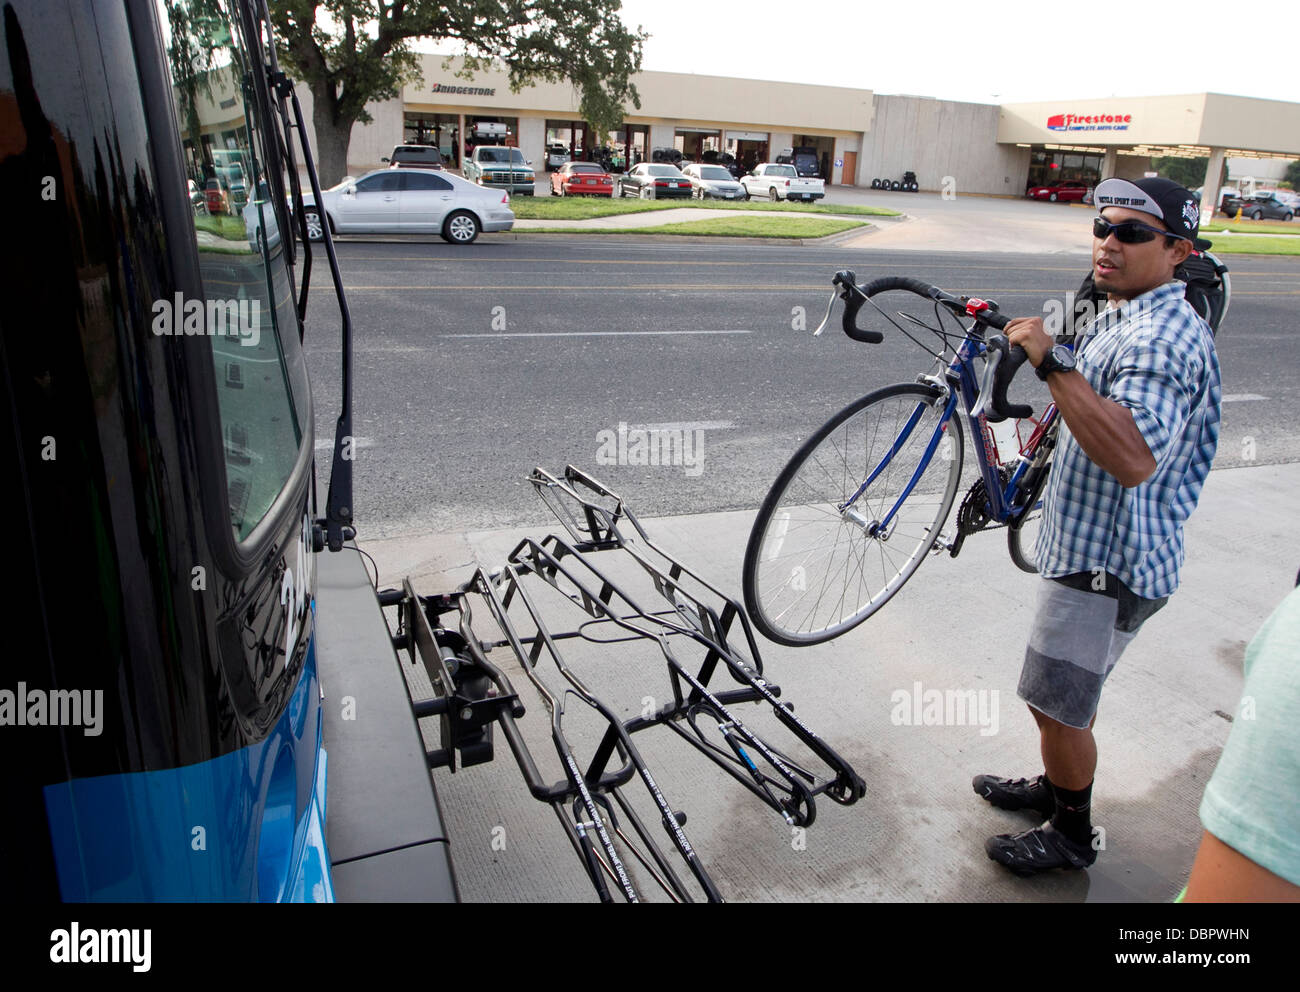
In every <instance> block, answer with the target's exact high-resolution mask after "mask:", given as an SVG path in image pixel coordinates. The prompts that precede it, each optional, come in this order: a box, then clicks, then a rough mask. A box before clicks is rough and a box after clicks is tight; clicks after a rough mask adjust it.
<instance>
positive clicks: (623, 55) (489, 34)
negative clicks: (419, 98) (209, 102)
mask: <svg viewBox="0 0 1300 992" xmlns="http://www.w3.org/2000/svg"><path fill="white" fill-rule="evenodd" d="M620 7H621V4H620V2H619V0H463V2H460V3H436V2H432V0H270V9H271V17H272V21H273V25H274V28H275V32H276V34H277V36H278V39H279V41H278V44H279V54H280V58H281V61H282V62H283V63H284V65H285V67H286V69H287V70H288V71H289V73H290V75H292V76H294V77H296V78H297V79H299V80H301V81H302V82H304V83H306V84H307V85H308V87H309V88H310V89H311V92H312V98H313V101H314V104H315V106H314V109H313V115H312V116H313V119H314V121H315V123H316V132H317V141H318V142H319V143H320V145H321V160H322V163H321V171H322V173H331V172H333V171H335V170H334V168H333V167H331V168H329V169H327V168H326V163H327V162H330V160H331V159H333V158H334V157H335V156H334V155H333V154H331V150H330V149H328V148H327V147H326V144H327V142H335V143H337V142H338V141H342V142H343V147H342V155H341V158H340V159H339V161H338V162H335V163H331V165H332V166H337V167H345V165H346V151H347V137H348V136H349V135H350V133H351V128H352V125H353V123H355V122H357V121H361V122H368V121H369V120H370V115H369V114H368V113H367V112H366V104H368V103H370V102H372V101H375V100H389V99H392V98H394V97H396V96H397V95H398V94H399V93H400V92H401V89H402V86H403V85H404V84H405V83H408V82H419V81H420V59H419V56H418V54H417V53H416V52H414V51H413V50H412V48H411V42H412V40H414V39H416V38H431V39H434V40H437V41H442V42H446V43H447V44H448V45H449V46H450V47H452V48H454V49H455V52H454V54H457V55H460V56H463V58H464V69H463V70H462V71H461V72H460V75H462V76H467V77H472V75H473V73H474V72H477V71H481V70H483V69H486V68H487V67H489V66H490V65H493V64H494V63H500V64H503V65H504V66H505V68H506V69H507V71H508V73H509V79H510V86H511V89H512V90H514V91H515V92H518V91H519V90H520V89H521V88H522V87H524V86H527V85H530V84H532V83H535V82H539V81H545V82H562V81H564V80H569V81H571V82H572V83H573V84H574V86H575V88H576V89H577V90H578V92H579V94H580V96H579V113H580V114H581V115H582V116H583V118H585V119H586V120H587V121H589V122H590V123H591V124H592V126H593V127H594V128H595V129H596V130H597V131H598V132H600V133H602V134H603V133H605V132H608V131H609V130H612V129H613V128H615V127H617V126H618V125H619V124H620V123H622V120H623V114H624V106H625V104H626V103H627V102H628V101H631V103H632V104H633V105H634V106H636V107H640V106H641V102H640V97H639V96H638V94H637V92H636V87H635V86H634V85H633V84H632V80H631V77H632V75H633V74H634V73H636V72H638V71H639V70H640V68H641V47H642V43H643V42H644V41H645V39H646V37H647V35H646V34H644V33H643V32H641V31H639V30H638V31H629V30H628V29H627V28H626V27H625V26H624V24H623V22H622V20H621V19H620V17H619V10H620ZM322 129H324V131H325V133H322ZM340 175H341V173H340V174H339V175H332V174H326V175H323V176H322V178H323V179H325V180H326V181H327V182H328V181H333V180H335V179H338V178H339V177H340Z"/></svg>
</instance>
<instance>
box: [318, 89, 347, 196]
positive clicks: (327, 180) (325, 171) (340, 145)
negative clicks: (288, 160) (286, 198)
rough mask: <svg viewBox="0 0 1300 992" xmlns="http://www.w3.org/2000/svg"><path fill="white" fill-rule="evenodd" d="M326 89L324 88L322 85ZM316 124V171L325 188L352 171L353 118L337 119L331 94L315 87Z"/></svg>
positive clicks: (322, 186)
mask: <svg viewBox="0 0 1300 992" xmlns="http://www.w3.org/2000/svg"><path fill="white" fill-rule="evenodd" d="M322 89H323V87H322ZM311 95H312V112H311V118H312V124H313V125H314V126H315V129H316V147H315V148H313V149H312V153H313V154H314V155H315V156H316V171H317V173H318V174H319V175H320V185H321V189H328V188H329V187H331V186H334V185H336V184H337V183H338V182H339V181H340V180H342V178H343V177H344V176H346V175H347V174H348V145H349V144H350V143H351V141H352V123H353V122H352V121H351V120H337V121H336V120H335V117H334V113H333V109H332V107H331V104H332V103H333V102H334V101H333V100H331V99H330V96H331V94H327V93H324V92H319V91H318V87H315V86H313V87H312V94H311Z"/></svg>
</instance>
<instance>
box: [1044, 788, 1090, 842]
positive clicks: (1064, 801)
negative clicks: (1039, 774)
mask: <svg viewBox="0 0 1300 992" xmlns="http://www.w3.org/2000/svg"><path fill="white" fill-rule="evenodd" d="M1052 790H1053V792H1054V793H1055V796H1056V815H1055V816H1053V817H1052V826H1053V827H1055V828H1056V829H1057V830H1059V831H1060V832H1061V833H1063V834H1065V836H1066V837H1069V838H1070V840H1072V841H1074V842H1075V843H1076V844H1091V843H1092V783H1091V782H1089V783H1088V784H1087V786H1085V787H1084V788H1082V789H1062V788H1061V787H1060V786H1059V785H1057V786H1053V787H1052Z"/></svg>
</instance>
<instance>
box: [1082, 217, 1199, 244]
mask: <svg viewBox="0 0 1300 992" xmlns="http://www.w3.org/2000/svg"><path fill="white" fill-rule="evenodd" d="M1112 233H1114V235H1115V240H1116V241H1118V242H1119V243H1120V244H1122V245H1144V244H1146V243H1147V242H1148V241H1151V240H1152V239H1154V238H1155V237H1156V236H1160V237H1165V238H1178V240H1179V241H1190V240H1191V239H1190V238H1184V237H1183V236H1182V235H1179V234H1174V233H1173V232H1172V231H1162V230H1161V229H1160V228H1158V227H1148V226H1147V225H1146V224H1142V223H1140V222H1138V221H1135V220H1126V221H1121V222H1120V223H1118V224H1111V223H1109V222H1108V221H1107V220H1106V218H1104V217H1095V218H1093V221H1092V236H1093V237H1094V238H1097V239H1099V240H1103V241H1104V240H1105V239H1106V238H1108V237H1109V236H1110V235H1111V234H1112Z"/></svg>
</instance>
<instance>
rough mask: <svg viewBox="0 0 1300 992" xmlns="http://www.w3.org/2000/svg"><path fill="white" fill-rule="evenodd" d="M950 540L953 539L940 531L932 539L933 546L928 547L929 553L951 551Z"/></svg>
mask: <svg viewBox="0 0 1300 992" xmlns="http://www.w3.org/2000/svg"><path fill="white" fill-rule="evenodd" d="M952 542H953V539H952V538H951V537H950V536H949V535H947V534H944V533H942V532H941V533H940V534H939V536H938V537H936V538H935V539H934V546H933V547H931V548H930V553H931V554H935V555H938V554H942V553H943V552H945V551H951V550H952Z"/></svg>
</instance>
